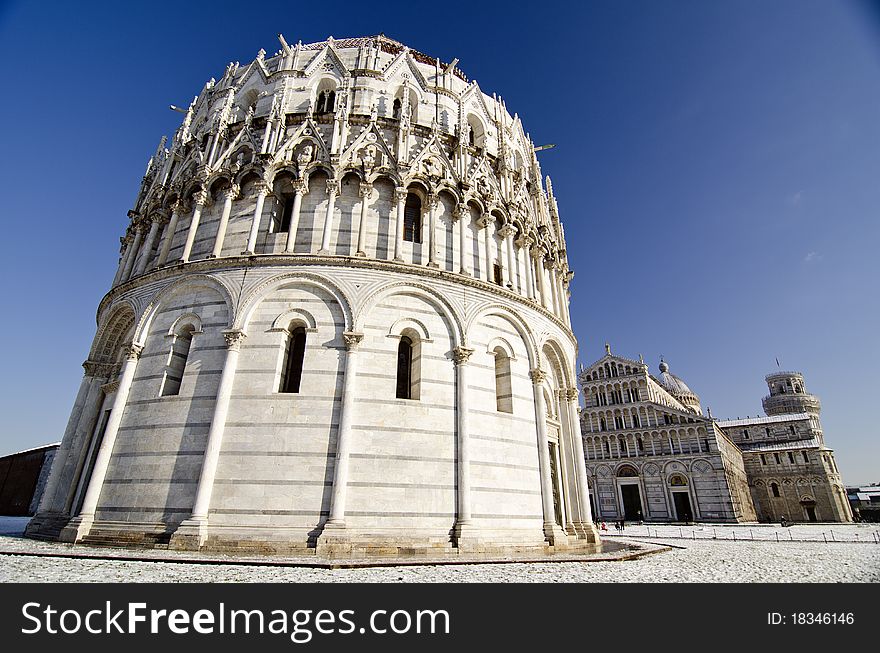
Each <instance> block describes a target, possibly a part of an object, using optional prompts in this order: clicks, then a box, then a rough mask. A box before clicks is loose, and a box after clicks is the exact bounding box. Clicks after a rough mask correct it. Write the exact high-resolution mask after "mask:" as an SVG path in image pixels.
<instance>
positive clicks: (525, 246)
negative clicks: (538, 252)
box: [519, 236, 535, 301]
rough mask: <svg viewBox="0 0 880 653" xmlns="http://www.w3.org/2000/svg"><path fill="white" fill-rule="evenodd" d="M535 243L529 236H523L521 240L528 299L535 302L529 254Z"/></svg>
mask: <svg viewBox="0 0 880 653" xmlns="http://www.w3.org/2000/svg"><path fill="white" fill-rule="evenodd" d="M533 242H534V241H533V240H532V239H531V238H529V237H528V236H523V237H522V238H520V239H519V247H520V251H521V252H522V255H523V258H524V259H525V261H523V262H524V263H525V266H524V267H525V273H526V297H528V298H529V299H531V300H533V301H534V299H535V281H534V279H532V257H531V254H530V253H529V251H530V248H531V245H532V243H533Z"/></svg>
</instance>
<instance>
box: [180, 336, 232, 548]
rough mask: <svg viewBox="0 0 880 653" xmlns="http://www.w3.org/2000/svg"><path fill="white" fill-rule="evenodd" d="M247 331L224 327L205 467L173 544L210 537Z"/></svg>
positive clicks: (198, 544) (192, 544)
mask: <svg viewBox="0 0 880 653" xmlns="http://www.w3.org/2000/svg"><path fill="white" fill-rule="evenodd" d="M246 336H247V334H246V333H245V332H244V331H240V330H238V329H233V330H230V331H224V332H223V337H224V338H225V339H226V360H225V361H224V362H223V371H222V372H221V373H220V386H219V387H218V388H217V400H216V401H215V402H214V415H213V416H212V417H211V427H210V429H209V430H208V442H207V444H206V445H205V456H204V458H203V459H202V471H201V473H200V474H199V485H198V489H197V490H196V499H195V502H194V504H193V511H192V514H191V515H190V516H189V518H188V519H186V520H185V521H183V522H181V524H180V526H178V528H177V530H176V531H175V532H174V535H173V536H172V537H171V548H174V549H198V548H199V547H201V546H202V545H203V544H204V543H205V540H206V539H207V537H208V508H209V507H210V504H211V493H212V492H213V490H214V477H215V476H216V474H217V462H218V461H219V460H220V447H221V446H222V444H223V432H224V431H225V429H226V415H227V413H228V412H229V399H230V397H231V396H232V384H233V381H234V380H235V369H236V367H237V366H238V355H239V352H240V351H241V344H242V342H243V341H244V339H245V337H246Z"/></svg>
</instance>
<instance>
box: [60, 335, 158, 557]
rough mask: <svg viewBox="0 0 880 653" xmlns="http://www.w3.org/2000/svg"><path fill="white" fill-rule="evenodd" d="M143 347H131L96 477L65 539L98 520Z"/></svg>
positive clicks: (78, 535)
mask: <svg viewBox="0 0 880 653" xmlns="http://www.w3.org/2000/svg"><path fill="white" fill-rule="evenodd" d="M141 351H143V345H139V344H137V343H132V344H131V345H130V346H129V348H128V354H127V355H126V358H125V363H123V365H122V372H121V374H120V376H119V389H118V390H117V391H116V399H114V401H113V407H112V408H111V409H110V418H109V419H108V420H107V426H106V427H105V428H104V438H103V439H102V440H101V446H100V448H99V449H98V456H97V458H96V459H95V466H94V468H93V469H92V477H91V479H89V487H88V489H87V490H86V495H85V498H84V499H83V504H82V509H81V510H80V513H79V515H78V516H77V517H76V518H75V519H72V520H71V521H70V523H68V524H67V526H65V527H64V530H63V531H61V535H60V536H59V539H60V540H61V541H62V542H78V541H79V540H81V539H82V538H83V537H85V536H86V535H88V534H89V531H90V530H91V528H92V524H93V523H94V521H95V509H96V508H97V507H98V499H99V498H100V496H101V489H102V488H103V487H104V478H105V477H106V476H107V468H108V467H109V466H110V457H111V455H112V454H113V446H114V445H115V444H116V435H117V433H118V432H119V425H120V424H121V423H122V414H123V412H124V411H125V404H126V403H127V402H128V393H129V391H130V390H131V382H132V380H133V379H134V373H135V370H136V369H137V362H138V358H140V355H141Z"/></svg>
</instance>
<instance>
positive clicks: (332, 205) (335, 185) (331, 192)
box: [318, 179, 339, 254]
mask: <svg viewBox="0 0 880 653" xmlns="http://www.w3.org/2000/svg"><path fill="white" fill-rule="evenodd" d="M338 194H339V182H338V181H336V180H335V179H331V180H328V181H327V197H328V198H329V199H328V200H327V216H326V217H325V218H324V234H323V236H322V238H321V249H319V250H318V254H329V253H330V236H331V235H332V232H333V211H334V210H335V209H336V196H337V195H338Z"/></svg>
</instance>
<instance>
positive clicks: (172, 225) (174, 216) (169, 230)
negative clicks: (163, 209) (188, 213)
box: [156, 202, 182, 268]
mask: <svg viewBox="0 0 880 653" xmlns="http://www.w3.org/2000/svg"><path fill="white" fill-rule="evenodd" d="M181 210H182V209H181V205H180V202H175V203H174V206H173V207H171V220H169V222H168V224H167V225H165V233H164V235H163V236H162V245H161V246H160V247H159V258H157V259H156V267H157V268H161V267H162V266H163V265H165V262H166V261H167V260H168V253H169V252H170V251H171V242H172V241H173V240H174V232H175V231H177V223H178V221H179V220H180V211H181Z"/></svg>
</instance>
